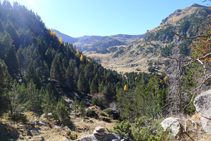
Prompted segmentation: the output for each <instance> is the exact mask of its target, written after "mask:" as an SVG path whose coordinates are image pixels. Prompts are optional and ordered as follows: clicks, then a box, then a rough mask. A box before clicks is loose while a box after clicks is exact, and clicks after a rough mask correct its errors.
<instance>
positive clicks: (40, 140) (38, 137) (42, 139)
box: [32, 136, 45, 141]
mask: <svg viewBox="0 0 211 141" xmlns="http://www.w3.org/2000/svg"><path fill="white" fill-rule="evenodd" d="M37 140H39V141H44V140H45V139H44V138H43V136H37V137H34V138H33V139H32V141H37Z"/></svg>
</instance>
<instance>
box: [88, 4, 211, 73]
mask: <svg viewBox="0 0 211 141" xmlns="http://www.w3.org/2000/svg"><path fill="white" fill-rule="evenodd" d="M210 13H211V11H209V8H208V7H205V6H201V5H198V4H193V5H191V6H189V7H186V8H185V9H178V10H176V11H175V12H174V13H172V14H170V15H169V16H168V17H166V18H165V19H163V20H162V22H161V24H160V25H159V26H157V27H155V28H153V29H151V30H149V31H147V33H146V34H144V37H143V38H141V39H140V40H138V41H136V42H133V43H131V44H129V45H116V46H113V47H109V48H107V49H106V50H107V52H106V51H104V52H102V53H103V54H102V53H101V54H99V52H94V53H93V52H88V53H87V52H86V55H88V56H90V57H94V58H96V59H98V60H99V61H100V62H101V64H102V65H103V66H104V67H106V68H109V69H113V70H117V71H118V72H120V71H123V72H131V71H144V72H148V68H149V62H151V63H152V64H156V65H152V66H153V67H154V68H155V70H157V71H160V72H161V71H163V68H164V64H163V63H164V60H162V59H159V58H160V57H161V56H162V55H164V54H165V55H171V50H172V48H173V47H174V46H175V44H177V45H178V46H179V48H180V50H181V53H183V54H185V55H190V44H191V40H183V39H181V38H178V37H176V35H175V34H174V33H173V32H172V31H175V32H177V33H179V34H180V35H182V36H186V37H191V36H194V35H195V33H199V31H198V29H196V28H193V27H194V26H197V25H198V24H200V23H202V22H203V21H205V18H206V15H207V14H210ZM199 34H200V33H199ZM110 50H111V51H110ZM157 62H159V63H157Z"/></svg>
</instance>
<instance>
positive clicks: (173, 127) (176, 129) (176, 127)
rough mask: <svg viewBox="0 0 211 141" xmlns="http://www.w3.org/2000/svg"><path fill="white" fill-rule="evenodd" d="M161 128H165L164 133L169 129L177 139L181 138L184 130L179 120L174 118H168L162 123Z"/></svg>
mask: <svg viewBox="0 0 211 141" xmlns="http://www.w3.org/2000/svg"><path fill="white" fill-rule="evenodd" d="M161 126H162V127H163V129H164V131H166V129H167V128H168V127H169V129H170V133H171V134H172V136H173V137H175V138H180V134H181V130H182V129H181V125H180V123H179V121H178V120H177V118H173V117H169V118H166V119H164V120H163V121H162V122H161Z"/></svg>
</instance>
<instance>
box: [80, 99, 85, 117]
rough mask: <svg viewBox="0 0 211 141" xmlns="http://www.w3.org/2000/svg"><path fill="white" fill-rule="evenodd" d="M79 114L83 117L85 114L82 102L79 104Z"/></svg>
mask: <svg viewBox="0 0 211 141" xmlns="http://www.w3.org/2000/svg"><path fill="white" fill-rule="evenodd" d="M80 114H81V115H82V116H84V114H85V106H84V103H83V101H81V102H80Z"/></svg>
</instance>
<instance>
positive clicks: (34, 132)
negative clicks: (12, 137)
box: [26, 129, 40, 136]
mask: <svg viewBox="0 0 211 141" xmlns="http://www.w3.org/2000/svg"><path fill="white" fill-rule="evenodd" d="M26 134H27V136H35V135H39V134H40V132H39V130H35V129H34V130H27V132H26Z"/></svg>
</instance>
